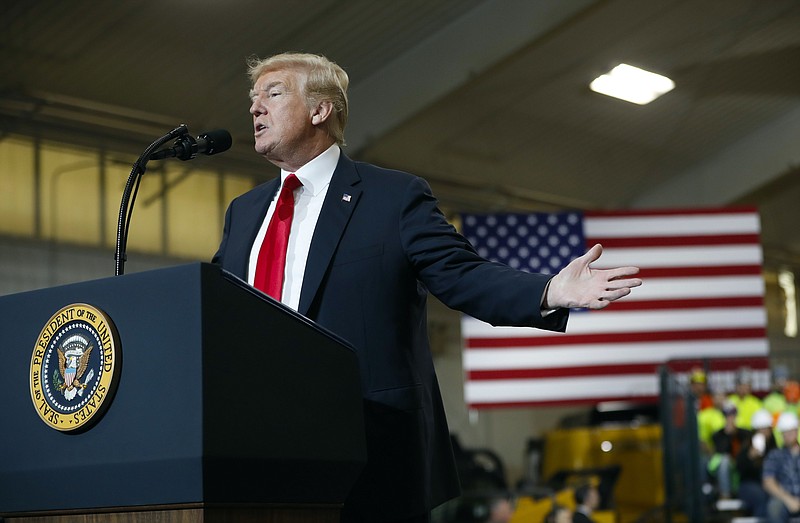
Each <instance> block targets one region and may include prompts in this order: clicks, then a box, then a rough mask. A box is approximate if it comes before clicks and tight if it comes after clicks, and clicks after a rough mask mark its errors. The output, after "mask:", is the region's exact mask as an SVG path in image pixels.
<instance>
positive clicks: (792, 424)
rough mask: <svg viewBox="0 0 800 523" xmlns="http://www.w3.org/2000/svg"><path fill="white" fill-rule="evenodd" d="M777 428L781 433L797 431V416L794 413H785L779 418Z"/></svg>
mask: <svg viewBox="0 0 800 523" xmlns="http://www.w3.org/2000/svg"><path fill="white" fill-rule="evenodd" d="M775 428H776V429H778V431H779V432H786V431H787V430H795V429H797V414H795V413H794V412H784V413H783V414H781V415H780V417H779V418H778V423H777V424H776V425H775Z"/></svg>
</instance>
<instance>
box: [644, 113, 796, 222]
mask: <svg viewBox="0 0 800 523" xmlns="http://www.w3.org/2000/svg"><path fill="white" fill-rule="evenodd" d="M798 136H800V109H795V110H794V111H791V112H789V113H787V114H785V115H784V116H782V117H780V118H778V119H776V120H775V121H774V122H772V123H770V124H768V125H766V126H764V127H762V128H761V129H759V130H758V131H756V132H755V133H752V134H751V135H749V136H747V137H745V138H743V139H741V140H739V141H738V142H737V143H734V144H733V145H731V146H730V147H727V148H726V149H724V150H722V151H721V152H720V153H719V154H717V155H715V156H713V157H711V158H709V159H708V160H706V161H704V162H703V163H702V164H699V165H697V166H695V167H694V168H692V169H690V170H688V171H686V172H684V173H682V174H680V175H678V176H675V177H673V178H671V179H670V180H668V181H666V182H664V183H662V184H660V185H656V186H655V187H652V188H650V189H649V190H648V191H646V192H644V193H642V194H641V195H640V196H639V197H638V198H636V200H635V201H633V202H632V203H631V207H638V208H644V207H651V208H652V207H675V206H681V207H685V206H696V207H702V206H721V205H727V204H730V203H731V202H733V201H735V200H737V199H739V198H741V197H742V196H745V195H746V194H748V193H750V192H752V191H754V190H756V189H758V188H759V187H761V186H763V185H765V184H767V183H769V182H770V181H772V180H774V179H775V178H777V177H779V176H781V175H782V174H784V173H786V172H787V171H788V170H790V169H792V168H796V167H797V166H798V165H800V148H798V146H797V137H798Z"/></svg>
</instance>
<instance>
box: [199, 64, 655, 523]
mask: <svg viewBox="0 0 800 523" xmlns="http://www.w3.org/2000/svg"><path fill="white" fill-rule="evenodd" d="M250 77H251V80H252V81H253V88H252V90H251V93H250V95H251V101H252V104H251V106H250V113H251V114H252V116H253V127H254V135H255V149H256V152H258V153H259V154H261V155H263V156H264V157H265V158H266V159H267V160H269V161H270V162H272V163H273V164H275V165H276V166H278V167H280V169H281V177H280V178H279V179H275V180H272V181H270V182H267V183H265V184H263V185H261V186H259V187H256V188H255V189H253V190H251V191H250V192H248V193H246V194H244V195H242V196H240V197H238V198H236V199H235V200H234V201H233V202H232V203H231V205H230V207H229V208H228V211H227V213H226V216H225V229H224V232H223V239H222V243H221V245H220V247H219V251H218V252H217V254H216V255H215V256H214V261H215V262H216V263H219V264H221V265H222V266H223V267H224V268H226V269H228V270H229V271H231V272H233V273H234V274H237V275H239V276H241V277H242V278H245V279H247V280H248V281H249V282H250V283H251V284H255V286H256V287H259V286H260V284H259V283H258V282H259V281H262V280H260V279H259V276H258V273H259V271H262V270H263V269H262V268H263V267H264V264H269V263H271V262H270V261H269V258H270V257H271V255H270V253H269V252H266V251H268V250H269V249H266V248H262V244H263V243H267V242H264V238H265V236H270V233H268V229H269V228H270V227H272V225H270V224H269V223H270V222H271V221H272V217H273V215H280V216H283V214H284V213H283V211H281V212H276V211H275V209H276V206H278V205H279V202H278V200H283V197H281V198H279V197H278V195H279V192H280V193H281V194H282V193H283V192H284V191H286V190H287V189H283V190H281V191H279V189H281V187H282V185H285V186H289V184H290V183H291V182H286V183H285V184H284V181H285V180H288V179H292V178H294V177H295V176H296V178H297V179H299V181H300V183H302V186H300V187H297V188H294V189H292V187H294V185H291V186H290V187H288V191H290V192H289V194H290V195H292V196H293V197H294V210H293V212H294V218H293V220H292V221H291V223H290V225H289V226H287V227H288V228H289V230H290V233H289V236H288V240H287V241H288V246H287V248H286V265H285V269H283V271H282V272H281V275H282V276H283V278H282V280H283V281H282V289H280V290H278V291H277V292H276V298H277V299H280V300H281V301H283V302H284V303H286V304H287V305H288V306H290V307H292V308H294V309H296V310H297V311H298V312H300V313H301V314H303V315H305V316H307V317H308V318H310V319H312V320H314V321H315V322H317V323H318V324H320V325H322V326H323V327H326V328H328V329H330V330H331V331H333V332H334V333H336V334H338V335H339V336H341V337H342V338H344V339H346V340H347V341H349V342H350V343H351V344H352V345H353V347H355V350H356V352H357V354H358V360H359V365H360V372H361V387H362V392H363V396H364V409H365V424H366V438H367V454H368V463H367V466H366V468H365V471H364V473H363V474H362V476H361V478H360V479H359V481H358V483H357V485H356V486H355V488H354V490H353V492H352V493H351V495H350V497H349V499H348V501H347V503H346V504H345V510H344V520H346V521H352V522H366V521H376V522H377V521H428V520H429V518H430V510H431V509H432V508H433V507H435V506H436V505H438V504H440V503H442V502H444V501H446V500H447V499H450V498H453V497H455V496H457V495H458V493H459V486H458V478H457V474H456V469H455V464H454V460H453V455H452V449H451V447H450V437H449V433H448V428H447V421H446V418H445V413H444V408H443V405H442V399H441V395H440V392H439V386H438V383H437V380H436V375H435V373H434V367H433V361H432V358H431V355H430V350H429V345H428V339H427V333H426V299H427V294H428V292H431V293H433V294H434V295H435V296H437V297H438V298H439V299H440V300H441V301H442V302H443V303H445V304H446V305H448V306H449V307H452V308H454V309H457V310H460V311H463V312H465V313H467V314H470V315H472V316H474V317H476V318H479V319H482V320H484V321H488V322H490V323H495V324H504V325H524V326H534V327H540V328H545V329H552V330H564V329H565V327H566V321H567V316H568V308H569V307H577V306H588V307H594V308H600V307H604V306H605V305H607V304H608V303H609V302H610V301H613V300H616V299H618V298H620V297H622V296H625V295H627V294H628V293H629V292H630V288H631V287H633V286H636V285H639V284H640V283H641V281H640V280H638V279H635V278H631V276H632V275H634V274H635V273H636V272H637V269H635V268H633V267H628V268H620V269H613V270H612V269H610V270H604V271H597V270H594V269H590V268H589V266H588V265H589V263H591V262H592V261H594V260H595V259H597V257H599V256H600V252H601V248H600V246H596V247H595V248H593V249H592V250H590V251H589V252H588V253H587V254H586V255H584V256H583V257H581V258H578V259H577V260H575V261H574V262H573V263H572V264H570V265H569V266H568V267H567V268H565V269H564V271H562V272H561V273H560V274H559V275H557V276H555V277H553V278H550V277H549V276H544V275H536V274H529V273H525V272H520V271H516V270H512V269H511V268H509V267H507V266H504V265H500V264H496V263H491V262H488V261H486V260H484V259H482V258H480V257H479V256H478V255H477V254H476V253H475V251H474V250H473V249H472V247H471V246H470V245H469V243H468V242H467V241H466V240H465V239H464V238H463V237H462V236H461V235H459V234H458V233H457V232H456V230H455V228H453V227H452V226H451V225H450V224H449V223H448V222H447V221H446V220H445V217H444V216H443V215H442V213H441V212H440V211H439V209H438V208H437V202H436V200H435V199H434V197H433V195H432V194H431V191H430V188H429V187H428V184H427V183H426V182H425V181H424V180H422V179H421V178H418V177H416V176H412V175H410V174H407V173H403V172H399V171H393V170H388V169H382V168H379V167H376V166H373V165H368V164H365V163H359V162H354V161H352V160H350V159H349V158H347V157H346V156H345V155H344V154H343V153H342V152H341V150H340V146H341V145H343V144H344V128H345V125H346V122H347V95H346V92H347V86H348V78H347V74H346V73H345V72H344V71H343V70H342V69H341V68H340V67H339V66H337V65H336V64H334V63H332V62H330V61H329V60H327V59H326V58H324V57H321V56H316V55H307V54H283V55H276V56H273V57H271V58H268V59H266V60H261V61H257V62H254V63H251V64H250ZM292 175H294V176H292ZM291 199H292V198H291V196H290V197H289V200H291ZM265 258H267V261H265ZM273 258H274V256H273ZM266 335H267V336H268V335H269V334H268V333H266Z"/></svg>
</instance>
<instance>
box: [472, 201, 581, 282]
mask: <svg viewBox="0 0 800 523" xmlns="http://www.w3.org/2000/svg"><path fill="white" fill-rule="evenodd" d="M462 229H463V231H462V232H463V234H464V236H466V238H467V239H468V240H469V242H470V243H471V244H472V246H473V247H475V250H477V251H478V254H480V255H481V256H482V257H484V258H486V259H489V260H492V261H496V262H500V263H504V264H506V265H508V266H509V267H512V268H514V269H520V270H523V271H527V272H538V273H542V274H556V273H557V272H558V271H560V270H561V269H562V268H563V267H564V266H566V265H567V264H568V263H569V262H570V261H572V260H574V259H575V258H577V257H578V256H581V255H582V254H583V253H584V252H585V248H586V239H585V238H584V233H583V213H581V212H577V211H573V212H563V213H532V214H530V213H526V214H521V213H520V214H516V213H513V214H512V213H509V214H464V215H462Z"/></svg>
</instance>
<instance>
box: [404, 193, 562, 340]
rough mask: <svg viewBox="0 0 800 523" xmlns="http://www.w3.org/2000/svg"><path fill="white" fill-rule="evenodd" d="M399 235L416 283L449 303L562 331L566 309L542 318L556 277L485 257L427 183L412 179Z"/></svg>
mask: <svg viewBox="0 0 800 523" xmlns="http://www.w3.org/2000/svg"><path fill="white" fill-rule="evenodd" d="M400 215H401V219H400V222H401V223H400V237H401V241H402V242H403V248H404V250H405V252H406V255H407V256H408V260H409V263H411V265H412V266H413V269H414V271H415V272H416V274H417V277H418V279H419V280H420V281H421V282H422V283H424V285H425V286H426V287H427V288H428V290H429V291H430V292H431V293H432V294H433V295H434V296H436V297H437V298H439V299H440V300H441V301H442V302H443V303H444V304H445V305H447V306H448V307H450V308H453V309H456V310H459V311H461V312H464V313H466V314H469V315H470V316H473V317H474V318H477V319H479V320H482V321H485V322H487V323H490V324H492V325H510V326H530V327H539V328H544V329H548V330H558V331H563V330H565V328H566V322H567V316H568V312H569V311H568V309H559V310H557V311H555V312H553V313H551V314H549V315H547V316H544V317H543V316H542V314H541V310H540V303H541V300H542V295H543V293H544V290H545V287H546V285H547V282H548V281H549V280H550V278H551V277H552V276H549V275H544V274H532V273H528V272H524V271H519V270H516V269H512V268H511V267H508V266H507V265H503V264H500V263H495V262H491V261H488V260H486V259H484V258H481V257H480V256H479V255H478V253H477V252H475V249H474V248H473V247H472V245H470V243H469V241H467V239H466V238H464V237H463V236H462V235H460V234H459V233H458V232H457V231H456V230H455V228H454V227H453V226H452V225H450V224H449V223H448V222H447V220H446V219H445V217H444V215H443V214H442V212H441V211H440V210H439V208H438V203H437V201H436V199H435V198H434V197H433V194H432V193H431V190H430V187H429V186H428V184H427V182H425V181H424V180H423V179H421V178H413V179H412V181H411V182H410V183H409V185H408V187H407V189H406V191H405V194H404V196H403V199H402V208H401V212H400Z"/></svg>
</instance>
